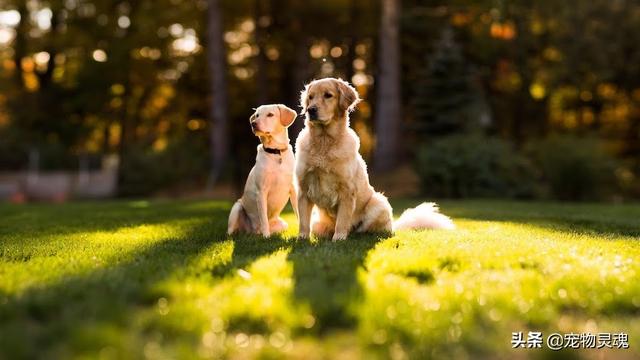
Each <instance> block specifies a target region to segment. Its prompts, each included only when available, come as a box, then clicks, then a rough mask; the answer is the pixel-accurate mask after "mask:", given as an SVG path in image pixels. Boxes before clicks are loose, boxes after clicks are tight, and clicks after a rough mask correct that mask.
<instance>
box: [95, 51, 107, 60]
mask: <svg viewBox="0 0 640 360" xmlns="http://www.w3.org/2000/svg"><path fill="white" fill-rule="evenodd" d="M92 56H93V60H95V61H97V62H105V61H107V53H106V52H105V51H104V50H102V49H95V50H93V54H92Z"/></svg>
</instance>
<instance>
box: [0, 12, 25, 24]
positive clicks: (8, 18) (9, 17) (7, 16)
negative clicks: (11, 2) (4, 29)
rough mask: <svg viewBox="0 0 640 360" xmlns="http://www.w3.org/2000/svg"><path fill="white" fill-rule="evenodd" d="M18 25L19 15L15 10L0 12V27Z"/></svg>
mask: <svg viewBox="0 0 640 360" xmlns="http://www.w3.org/2000/svg"><path fill="white" fill-rule="evenodd" d="M19 23H20V13H19V12H18V11H17V10H7V11H0V25H5V26H16V25H18V24H19Z"/></svg>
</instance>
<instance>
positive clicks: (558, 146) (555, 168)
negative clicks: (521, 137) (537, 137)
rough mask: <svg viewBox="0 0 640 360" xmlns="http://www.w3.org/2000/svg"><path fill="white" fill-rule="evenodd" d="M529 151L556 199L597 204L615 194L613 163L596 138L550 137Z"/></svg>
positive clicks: (614, 162) (537, 143)
mask: <svg viewBox="0 0 640 360" xmlns="http://www.w3.org/2000/svg"><path fill="white" fill-rule="evenodd" d="M529 147H530V151H531V152H532V154H533V157H534V159H535V160H536V162H537V163H538V164H539V166H540V168H541V169H542V171H543V174H544V177H545V179H546V180H547V182H548V183H549V187H550V192H551V195H552V196H553V197H554V198H556V199H561V200H598V199H603V198H605V197H606V196H607V195H611V194H612V192H614V191H615V190H617V187H618V186H617V181H616V176H615V170H616V165H617V162H616V160H615V159H614V158H613V157H612V156H611V155H609V154H607V152H605V150H604V149H603V143H602V141H600V140H598V139H597V138H593V137H587V138H579V137H575V136H567V135H564V136H551V137H549V138H547V139H545V140H541V141H537V142H534V143H532V144H530V146H529Z"/></svg>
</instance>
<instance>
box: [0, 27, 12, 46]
mask: <svg viewBox="0 0 640 360" xmlns="http://www.w3.org/2000/svg"><path fill="white" fill-rule="evenodd" d="M15 36H16V31H15V30H13V29H11V28H0V44H3V45H5V44H8V43H10V42H11V41H13V38H14V37H15Z"/></svg>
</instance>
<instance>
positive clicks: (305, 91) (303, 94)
mask: <svg viewBox="0 0 640 360" xmlns="http://www.w3.org/2000/svg"><path fill="white" fill-rule="evenodd" d="M310 85H311V84H307V85H305V86H304V89H303V90H302V91H300V107H301V108H302V111H300V115H303V114H304V113H306V112H307V98H308V97H309V96H308V91H309V86H310Z"/></svg>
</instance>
